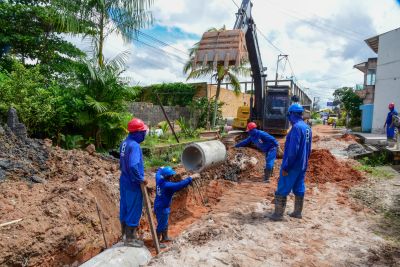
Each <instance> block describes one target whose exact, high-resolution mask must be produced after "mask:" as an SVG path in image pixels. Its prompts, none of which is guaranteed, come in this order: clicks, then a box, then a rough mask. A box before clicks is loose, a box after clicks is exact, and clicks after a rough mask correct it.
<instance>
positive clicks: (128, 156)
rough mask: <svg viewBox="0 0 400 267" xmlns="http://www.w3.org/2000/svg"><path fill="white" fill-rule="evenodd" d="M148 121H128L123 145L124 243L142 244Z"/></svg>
mask: <svg viewBox="0 0 400 267" xmlns="http://www.w3.org/2000/svg"><path fill="white" fill-rule="evenodd" d="M147 129H148V127H147V125H146V124H144V122H143V121H142V120H140V119H132V120H131V121H130V122H129V123H128V131H129V134H128V136H127V137H126V139H125V140H124V141H123V142H122V144H121V146H120V170H121V176H120V186H119V190H120V214H119V218H120V222H121V232H122V238H123V236H124V234H125V241H124V244H125V246H131V247H142V246H143V241H141V240H139V239H138V234H137V229H138V227H139V222H140V217H141V216H142V205H143V196H142V191H141V187H140V185H141V183H144V184H147V181H145V180H144V165H143V155H142V149H141V148H140V143H141V142H143V141H144V139H145V137H146V132H147Z"/></svg>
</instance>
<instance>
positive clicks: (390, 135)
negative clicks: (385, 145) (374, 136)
mask: <svg viewBox="0 0 400 267" xmlns="http://www.w3.org/2000/svg"><path fill="white" fill-rule="evenodd" d="M388 108H389V113H388V114H387V117H386V121H385V125H384V126H383V127H384V128H386V136H387V139H388V141H392V140H393V139H394V135H395V127H394V126H393V123H392V122H393V115H396V116H397V115H399V114H398V113H397V111H396V109H395V108H394V103H390V104H389V106H388Z"/></svg>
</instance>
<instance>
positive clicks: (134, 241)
mask: <svg viewBox="0 0 400 267" xmlns="http://www.w3.org/2000/svg"><path fill="white" fill-rule="evenodd" d="M125 234H126V238H125V242H124V245H125V246H126V247H135V248H141V247H143V246H144V243H143V241H142V240H139V239H138V238H137V227H131V226H126V230H125Z"/></svg>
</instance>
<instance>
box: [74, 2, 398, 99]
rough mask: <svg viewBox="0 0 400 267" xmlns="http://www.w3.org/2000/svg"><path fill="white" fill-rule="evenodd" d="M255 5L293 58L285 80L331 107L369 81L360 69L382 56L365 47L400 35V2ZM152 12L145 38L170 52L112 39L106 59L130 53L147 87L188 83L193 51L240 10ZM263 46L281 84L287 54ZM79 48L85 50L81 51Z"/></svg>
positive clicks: (214, 6)
mask: <svg viewBox="0 0 400 267" xmlns="http://www.w3.org/2000/svg"><path fill="white" fill-rule="evenodd" d="M234 1H235V2H236V3H237V4H240V2H241V1H239V0H234ZM253 3H254V6H253V17H254V20H255V23H256V25H257V28H258V30H260V31H261V32H262V33H263V35H265V36H266V37H267V38H268V40H269V41H270V42H273V44H274V45H275V46H277V47H279V49H280V50H281V51H282V52H283V53H286V54H289V59H290V62H291V66H292V68H290V66H289V65H288V64H286V67H285V66H283V65H282V66H280V72H281V73H280V75H283V76H291V74H292V69H293V70H294V73H295V75H296V78H297V79H298V81H299V83H300V85H301V86H302V87H306V88H307V87H308V88H310V89H308V92H309V93H310V95H311V96H312V97H313V96H320V97H321V98H322V99H325V100H327V99H329V98H330V97H331V93H332V92H333V89H335V88H337V87H340V86H354V85H355V84H356V83H362V78H363V75H362V73H361V72H359V71H357V70H355V69H353V65H355V64H357V63H359V62H362V61H364V60H366V59H367V58H368V57H371V56H374V53H372V51H371V50H370V49H369V48H368V46H367V45H366V44H365V42H364V39H366V38H368V37H372V36H374V35H376V34H378V33H382V32H386V31H389V30H391V29H394V28H397V27H399V17H400V8H399V5H398V4H397V3H396V1H375V0H352V1H348V0H336V1H320V0H303V1H292V0H253ZM152 11H153V15H154V17H155V25H154V26H153V27H151V28H149V29H146V30H143V32H144V33H146V34H148V35H151V36H153V37H155V38H157V39H159V40H161V41H163V42H165V43H167V44H168V45H165V44H162V43H160V42H158V41H154V40H151V39H149V38H146V37H143V36H139V40H141V41H142V42H146V43H148V44H150V45H152V46H155V47H156V48H151V47H149V46H146V45H144V44H143V43H141V42H137V41H136V42H133V44H124V42H123V41H122V38H120V37H119V36H116V35H111V36H110V37H109V38H108V39H107V42H106V46H105V54H106V57H110V56H113V55H115V54H116V53H118V52H122V51H124V50H126V49H128V50H129V51H131V56H130V59H129V62H128V67H127V71H126V73H125V74H126V75H130V76H131V77H132V79H133V80H134V81H135V82H140V83H141V84H151V83H159V82H167V81H185V80H186V79H185V76H184V75H183V73H182V67H183V63H182V62H183V61H185V60H186V59H187V54H186V51H187V49H188V48H190V47H191V46H192V45H193V44H194V43H195V42H197V41H198V40H199V39H200V37H201V35H202V34H203V32H204V31H205V30H207V29H209V28H211V27H220V26H222V25H226V26H227V28H228V29H229V28H231V27H232V26H233V25H234V22H235V20H236V15H235V14H236V12H237V7H236V6H235V5H234V4H233V2H232V0H210V1H204V0H191V1H188V0H169V1H165V0H156V1H155V3H154V6H153V7H152ZM258 39H259V45H260V51H261V54H262V61H263V65H264V66H265V67H267V68H268V71H267V73H268V77H269V78H274V77H275V68H276V67H275V66H276V59H277V55H278V54H279V53H280V51H277V50H276V49H275V48H273V47H272V46H271V44H270V43H269V42H268V41H266V40H265V39H264V37H263V36H262V35H261V34H260V33H258ZM78 43H79V42H78ZM79 47H84V45H82V43H80V44H79ZM86 47H87V46H86ZM283 70H284V71H283ZM247 80H250V77H248V79H247ZM203 81H209V78H208V77H205V78H204V79H203Z"/></svg>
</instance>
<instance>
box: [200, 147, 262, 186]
mask: <svg viewBox="0 0 400 267" xmlns="http://www.w3.org/2000/svg"><path fill="white" fill-rule="evenodd" d="M264 167H265V154H264V153H262V152H260V151H258V150H256V149H253V148H249V147H243V148H230V149H229V150H228V156H227V161H226V162H225V163H224V164H221V165H220V166H217V167H215V168H213V169H211V170H207V171H206V172H205V173H204V175H206V176H208V177H212V178H213V179H217V178H218V177H219V178H223V179H225V180H229V181H234V182H240V181H241V180H255V181H260V180H261V179H262V178H261V177H262V175H263V174H264Z"/></svg>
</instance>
